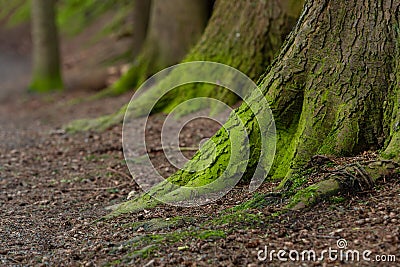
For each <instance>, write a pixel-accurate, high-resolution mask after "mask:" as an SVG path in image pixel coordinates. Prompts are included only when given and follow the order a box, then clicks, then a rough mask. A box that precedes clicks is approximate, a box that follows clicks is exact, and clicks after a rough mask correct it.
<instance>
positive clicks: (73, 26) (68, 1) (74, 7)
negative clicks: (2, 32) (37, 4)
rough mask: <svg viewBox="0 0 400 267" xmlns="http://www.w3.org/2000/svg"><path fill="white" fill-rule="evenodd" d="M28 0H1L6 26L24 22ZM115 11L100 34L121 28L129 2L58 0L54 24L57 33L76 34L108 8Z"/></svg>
mask: <svg viewBox="0 0 400 267" xmlns="http://www.w3.org/2000/svg"><path fill="white" fill-rule="evenodd" d="M30 5H31V1H30V0H13V1H8V0H1V1H0V20H2V19H6V25H7V26H8V27H14V26H17V25H19V24H21V23H25V22H27V21H29V19H30V9H31V7H30ZM111 9H112V10H115V11H117V13H116V14H115V15H114V16H113V18H112V19H111V21H110V22H109V23H108V24H107V26H106V27H105V28H104V29H103V30H102V32H101V33H102V35H110V34H115V31H114V30H115V29H119V30H120V31H121V29H124V27H121V26H122V25H123V24H124V21H125V20H126V18H127V17H128V16H129V12H128V11H129V10H131V9H132V1H129V0H104V1H93V0H60V1H57V24H58V26H59V28H60V30H61V32H63V33H66V34H67V35H71V36H73V35H76V34H79V33H80V32H81V31H82V30H83V29H85V28H86V27H87V26H89V25H90V24H91V23H92V22H94V21H95V20H96V19H98V18H99V17H100V16H101V15H103V14H104V13H106V12H107V11H109V10H111Z"/></svg>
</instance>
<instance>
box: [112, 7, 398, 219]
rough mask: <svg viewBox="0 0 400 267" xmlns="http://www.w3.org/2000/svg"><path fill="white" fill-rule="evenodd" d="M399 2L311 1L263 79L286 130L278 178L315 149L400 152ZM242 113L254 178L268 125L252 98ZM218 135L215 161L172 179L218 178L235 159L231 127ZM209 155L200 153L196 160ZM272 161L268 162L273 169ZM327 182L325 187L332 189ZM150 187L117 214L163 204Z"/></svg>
mask: <svg viewBox="0 0 400 267" xmlns="http://www.w3.org/2000/svg"><path fill="white" fill-rule="evenodd" d="M399 10H400V1H399V0H395V1H392V0H383V1H375V0H366V1H356V0H352V1H340V0H308V1H307V3H306V5H305V7H304V10H303V13H302V15H301V17H300V19H299V21H298V23H297V26H296V28H295V29H294V30H293V32H292V33H291V35H290V37H289V39H288V41H287V42H286V43H285V45H284V46H283V48H282V50H281V53H280V55H279V56H278V58H277V59H276V60H275V61H274V63H273V64H272V66H271V67H270V69H269V71H268V72H267V73H266V75H265V76H264V78H263V80H262V82H261V85H262V91H263V94H264V96H265V97H266V99H267V101H268V103H269V105H270V107H271V109H272V112H273V115H274V117H275V123H276V128H277V135H278V136H277V152H276V156H275V160H274V163H273V167H272V170H271V172H270V176H271V177H272V179H279V180H282V179H283V180H284V181H285V180H286V179H290V178H291V177H293V173H294V172H296V171H298V170H299V169H300V168H301V167H303V166H304V165H305V163H306V162H307V161H309V160H310V159H311V157H312V156H313V155H315V154H330V155H345V156H349V155H355V154H357V153H359V152H361V151H364V150H368V149H385V148H386V149H385V152H384V153H383V154H382V155H383V156H384V157H387V158H391V159H395V160H399V154H400V142H399V139H400V138H399V136H400V127H399V124H400V123H399V120H400V116H399V114H400V111H399V106H400V104H399V103H400V101H399V100H400V97H399V96H400V87H399V82H400V80H399V77H400V72H399V70H400V69H399V37H400V36H399V32H398V29H397V26H396V25H399V23H400V19H399ZM257 100H258V99H255V101H257ZM236 114H238V116H239V117H240V118H242V120H243V121H244V124H245V126H246V129H247V132H248V133H249V140H250V143H251V144H252V145H253V146H252V147H251V151H250V161H249V164H248V166H247V171H246V173H245V175H244V178H250V177H251V176H252V175H253V171H254V168H255V165H257V164H258V163H259V162H265V161H264V159H263V156H264V155H263V152H260V147H261V146H260V136H261V135H264V134H266V133H265V132H263V131H260V130H259V127H258V126H257V125H258V123H257V122H256V121H255V119H254V114H253V112H252V111H251V110H250V108H249V105H245V104H244V105H242V106H241V107H240V108H239V109H238V110H237V111H236ZM232 124H233V125H234V122H230V121H228V122H227V125H232ZM230 130H231V131H232V130H234V129H230ZM238 131H239V130H238ZM210 142H214V143H215V144H216V146H217V151H219V152H218V153H217V155H216V156H215V158H214V160H213V161H212V162H213V164H212V165H211V166H210V167H209V168H207V169H206V170H202V171H197V172H193V171H192V172H186V171H183V170H181V171H178V172H177V173H176V174H174V175H173V176H171V177H170V178H169V180H170V181H171V182H173V183H176V184H179V185H185V184H186V185H188V184H202V183H204V182H211V181H213V180H215V179H217V178H218V174H219V173H221V171H223V170H224V169H225V168H226V166H227V159H226V156H227V155H229V154H230V140H229V135H228V134H226V131H225V130H224V129H223V128H222V129H221V130H220V131H219V132H218V133H217V134H216V135H215V136H214V137H213V138H212V139H211V140H210ZM204 146H207V144H205V145H204ZM206 155H207V153H205V155H203V157H206ZM260 156H261V157H260ZM205 160H208V159H205ZM202 163H204V161H203V159H202V158H201V155H200V153H198V154H196V155H195V157H194V159H193V160H192V163H191V164H192V165H196V164H199V166H202ZM269 164H271V162H265V163H264V168H265V169H266V170H268V169H269V166H268V165H269ZM191 169H192V170H193V166H192V168H191ZM264 175H266V173H265V174H264ZM285 178H286V179H285ZM330 182H332V183H331V184H332V185H334V187H336V184H335V183H334V181H330ZM327 184H329V183H324V185H323V186H324V187H325V188H324V190H323V191H329V185H328V186H327ZM326 186H327V187H328V188H326ZM334 189H336V188H334ZM167 193H170V192H169V191H168V188H165V187H163V186H157V187H155V188H154V190H152V192H151V194H152V195H158V196H159V197H160V196H163V195H166V194H167ZM149 195H150V194H147V195H144V196H142V197H140V198H138V199H136V200H133V201H132V202H130V203H129V202H128V203H126V204H124V205H122V206H121V207H120V209H119V210H117V211H116V212H115V213H114V214H118V213H120V212H127V211H132V210H136V209H137V208H139V209H140V208H141V207H144V206H151V205H155V201H153V200H152V199H151V198H150V196H149ZM175 197H178V196H177V195H176V194H175ZM178 200H179V199H178Z"/></svg>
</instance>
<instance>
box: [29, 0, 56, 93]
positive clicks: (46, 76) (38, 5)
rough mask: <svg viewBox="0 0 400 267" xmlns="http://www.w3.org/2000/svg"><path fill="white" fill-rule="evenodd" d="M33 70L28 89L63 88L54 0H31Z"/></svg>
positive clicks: (41, 90)
mask: <svg viewBox="0 0 400 267" xmlns="http://www.w3.org/2000/svg"><path fill="white" fill-rule="evenodd" d="M31 10H32V14H31V18H32V40H33V70H32V82H31V84H30V88H29V89H30V91H34V92H49V91H53V90H59V89H62V88H63V84H62V79H61V72H60V52H59V41H58V30H57V26H56V22H55V1H54V0H32V9H31Z"/></svg>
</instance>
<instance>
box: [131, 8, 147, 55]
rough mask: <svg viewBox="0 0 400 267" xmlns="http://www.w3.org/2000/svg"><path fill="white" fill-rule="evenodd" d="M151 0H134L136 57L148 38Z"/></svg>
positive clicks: (133, 48)
mask: <svg viewBox="0 0 400 267" xmlns="http://www.w3.org/2000/svg"><path fill="white" fill-rule="evenodd" d="M150 6H151V0H134V1H133V12H132V17H133V25H132V26H133V36H132V38H133V43H132V56H133V58H135V57H136V56H137V55H139V53H140V50H141V48H142V46H143V43H144V40H145V39H146V35H147V29H148V24H149V18H150Z"/></svg>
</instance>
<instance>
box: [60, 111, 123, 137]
mask: <svg viewBox="0 0 400 267" xmlns="http://www.w3.org/2000/svg"><path fill="white" fill-rule="evenodd" d="M126 108H127V107H126V106H123V107H122V108H121V109H120V110H118V111H117V112H116V113H113V114H110V115H105V116H102V117H98V118H95V119H79V120H75V121H72V122H70V123H69V124H67V125H65V126H64V127H63V128H64V130H65V131H66V132H68V133H77V132H84V131H104V130H106V129H108V128H110V127H112V126H114V125H116V124H118V123H121V122H122V120H123V118H124V115H125V111H126Z"/></svg>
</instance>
